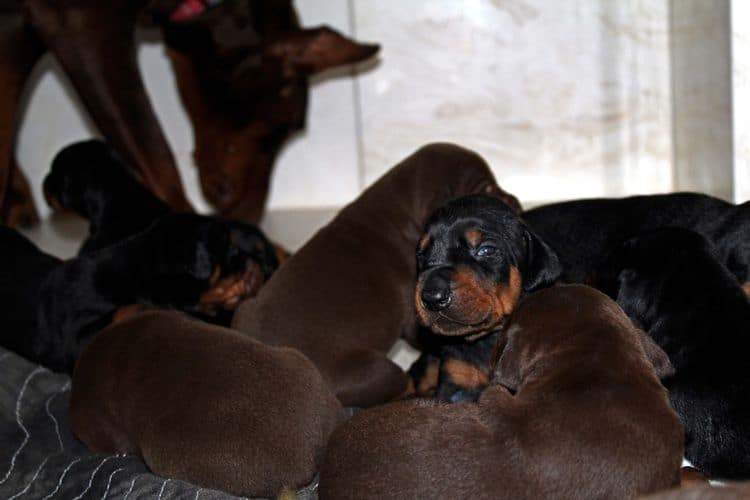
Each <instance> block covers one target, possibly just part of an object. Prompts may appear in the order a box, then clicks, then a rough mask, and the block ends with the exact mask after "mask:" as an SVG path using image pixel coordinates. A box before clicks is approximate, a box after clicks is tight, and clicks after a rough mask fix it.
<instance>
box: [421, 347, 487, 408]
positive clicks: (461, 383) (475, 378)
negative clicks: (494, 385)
mask: <svg viewBox="0 0 750 500" xmlns="http://www.w3.org/2000/svg"><path fill="white" fill-rule="evenodd" d="M496 341H497V333H491V334H489V335H486V336H484V337H482V338H480V339H477V340H475V341H473V342H461V343H455V344H448V345H445V346H443V348H442V351H441V355H440V372H439V375H438V385H437V390H436V393H435V396H436V397H437V398H438V399H440V400H441V401H448V402H451V403H466V402H475V401H477V400H478V399H479V396H480V395H481V394H482V391H483V390H484V389H485V388H486V387H487V384H488V383H489V365H490V358H491V356H492V351H493V349H494V347H495V343H496Z"/></svg>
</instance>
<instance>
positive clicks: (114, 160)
mask: <svg viewBox="0 0 750 500" xmlns="http://www.w3.org/2000/svg"><path fill="white" fill-rule="evenodd" d="M43 188H44V196H45V199H46V200H47V203H48V204H49V205H50V206H51V207H52V208H54V209H55V210H72V211H74V212H75V213H77V214H78V215H80V216H81V217H83V218H84V219H86V220H88V221H89V236H88V238H87V239H86V241H84V242H83V245H82V246H81V249H80V251H79V253H82V254H83V253H88V252H91V251H93V250H97V249H99V248H104V247H106V246H109V245H112V244H113V243H117V242H118V241H120V240H123V239H125V238H126V237H128V236H130V235H132V234H135V233H138V232H141V231H143V230H144V229H146V228H147V227H148V226H150V225H151V223H153V222H154V221H155V220H156V219H158V218H159V217H161V216H163V215H166V214H168V213H171V212H172V210H171V209H170V208H169V206H167V204H166V203H164V202H163V201H161V200H160V199H159V198H157V197H156V196H154V194H153V193H152V192H151V191H150V190H149V189H148V188H146V186H144V185H143V184H141V183H140V182H139V181H138V180H137V179H136V178H135V176H134V175H133V172H132V170H131V169H130V168H129V167H128V165H127V164H126V163H125V160H123V159H122V157H120V155H119V154H118V153H117V151H115V149H114V148H113V147H112V146H110V145H109V144H107V143H106V142H103V141H100V140H97V139H92V140H89V141H82V142H76V143H74V144H71V145H70V146H67V147H65V148H63V149H62V150H61V151H60V152H59V153H57V155H56V156H55V158H54V159H53V160H52V166H51V167H50V171H49V173H48V174H47V176H46V177H45V178H44V184H43Z"/></svg>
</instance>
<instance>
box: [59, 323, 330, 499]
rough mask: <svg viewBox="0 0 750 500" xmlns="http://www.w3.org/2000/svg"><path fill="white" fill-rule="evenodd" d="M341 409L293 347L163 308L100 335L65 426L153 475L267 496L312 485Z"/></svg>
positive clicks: (85, 359)
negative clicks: (132, 456) (133, 456)
mask: <svg viewBox="0 0 750 500" xmlns="http://www.w3.org/2000/svg"><path fill="white" fill-rule="evenodd" d="M343 420H344V410H343V408H342V407H341V404H340V403H339V402H338V401H337V400H336V397H335V396H334V395H333V394H332V393H331V391H330V389H329V388H328V387H327V385H326V383H325V382H324V380H323V378H322V377H321V375H320V373H319V372H318V371H317V370H316V369H315V366H314V365H313V364H312V363H311V362H310V361H309V360H308V359H307V358H305V356H303V355H302V354H300V353H299V352H298V351H295V350H294V349H288V348H283V347H282V348H279V347H271V346H268V345H265V344H263V343H261V342H258V341H257V340H254V339H251V338H248V337H247V336H244V335H242V334H240V333H238V332H235V331H233V330H229V329H227V328H222V327H218V326H215V325H209V324H207V323H204V322H202V321H196V320H193V319H191V318H188V317H186V316H184V315H182V314H178V313H175V312H170V311H156V312H143V313H137V314H135V315H134V316H130V317H128V318H125V319H124V320H122V321H121V322H117V323H116V324H114V325H111V326H109V327H108V328H106V329H105V330H103V331H102V332H100V333H99V334H98V335H97V336H96V337H95V338H94V340H93V341H92V342H91V344H90V345H89V346H88V347H87V348H86V350H85V351H84V352H83V354H82V355H81V358H80V359H79V361H78V364H77V365H76V368H75V373H74V375H73V390H72V393H71V398H70V424H71V428H72V429H73V432H75V434H76V435H77V436H78V437H79V438H80V439H81V440H82V441H83V442H84V443H86V445H87V446H88V447H89V448H91V449H92V450H94V451H95V452H100V453H110V454H114V453H123V452H126V453H137V454H139V455H140V456H142V457H143V460H144V461H145V462H146V464H148V466H149V467H150V468H151V470H152V471H153V472H154V473H155V474H159V475H161V476H163V477H169V478H174V479H181V480H184V481H190V482H192V483H195V484H198V485H200V486H204V487H208V488H217V489H221V490H224V491H227V492H230V493H232V494H234V495H247V496H251V497H275V496H276V495H277V494H278V493H279V492H280V490H281V489H282V488H283V487H287V488H298V487H302V486H305V485H307V484H308V483H310V482H311V481H312V480H313V476H314V475H315V472H316V470H317V469H318V467H319V466H320V463H321V462H322V459H323V454H324V452H325V445H326V443H327V441H328V437H329V436H330V434H331V432H332V431H333V429H334V428H335V426H336V425H337V424H339V423H341V422H342V421H343Z"/></svg>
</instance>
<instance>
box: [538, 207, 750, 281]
mask: <svg viewBox="0 0 750 500" xmlns="http://www.w3.org/2000/svg"><path fill="white" fill-rule="evenodd" d="M523 218H524V220H525V221H526V222H527V223H528V224H529V226H531V227H532V228H534V230H535V231H536V232H537V234H538V235H539V236H540V237H541V238H542V239H544V241H546V242H547V243H548V244H549V245H550V246H551V247H552V248H553V249H554V250H555V252H557V255H558V257H559V258H560V262H561V264H562V267H563V273H562V276H561V278H562V280H563V281H565V282H569V283H584V282H589V281H590V280H591V276H590V275H591V273H592V272H593V271H594V270H596V269H597V267H598V266H599V264H600V263H601V261H602V259H603V258H604V256H605V255H606V254H607V253H608V252H609V251H610V250H611V249H612V247H613V246H615V245H618V244H619V243H621V242H622V241H623V240H624V239H626V238H630V237H631V236H635V235H636V234H638V233H640V232H642V231H646V230H651V229H657V228H660V227H682V228H685V229H691V230H693V231H696V232H698V233H700V234H702V235H703V236H705V237H706V238H708V239H709V240H710V241H711V242H713V243H714V244H715V245H716V248H717V249H718V253H719V259H720V260H721V262H722V263H723V264H724V265H726V266H727V267H728V268H729V270H730V271H731V272H732V274H734V276H735V277H736V279H737V280H738V281H739V282H740V283H741V284H746V283H747V284H748V290H750V202H748V203H743V204H741V205H734V204H732V203H727V202H726V201H723V200H720V199H718V198H714V197H711V196H707V195H704V194H698V193H672V194H659V195H647V196H631V197H628V198H596V199H588V200H575V201H568V202H563V203H553V204H550V205H545V206H542V207H538V208H535V209H533V210H529V211H527V212H524V213H523Z"/></svg>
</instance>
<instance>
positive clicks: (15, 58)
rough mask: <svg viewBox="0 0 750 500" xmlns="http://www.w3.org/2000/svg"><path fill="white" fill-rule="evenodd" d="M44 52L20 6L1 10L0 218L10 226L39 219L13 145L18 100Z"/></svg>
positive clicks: (16, 123)
mask: <svg viewBox="0 0 750 500" xmlns="http://www.w3.org/2000/svg"><path fill="white" fill-rule="evenodd" d="M43 53H44V48H43V47H42V45H41V43H40V41H39V40H38V38H37V37H36V36H35V35H34V33H33V32H32V31H31V29H30V28H29V26H27V25H26V24H25V22H24V20H23V16H22V13H21V10H20V9H19V10H16V11H13V10H10V11H2V12H0V221H2V222H3V223H5V224H8V225H11V226H16V225H19V224H31V223H34V222H37V221H38V220H39V217H38V215H37V212H36V209H35V208H34V202H33V201H32V199H31V196H30V192H29V186H28V183H27V182H26V179H25V178H24V177H23V174H22V173H21V172H20V171H19V170H18V167H17V165H16V163H15V159H14V156H13V146H14V144H15V137H16V126H17V125H18V101H19V99H20V97H21V93H22V92H23V88H24V85H25V84H26V80H27V79H28V76H29V73H31V70H32V69H33V68H34V65H35V64H36V62H37V61H38V60H39V58H40V57H41V55H42V54H43Z"/></svg>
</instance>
